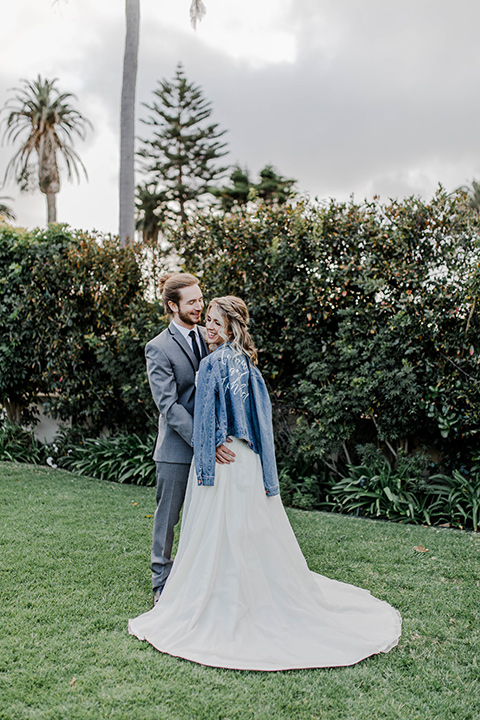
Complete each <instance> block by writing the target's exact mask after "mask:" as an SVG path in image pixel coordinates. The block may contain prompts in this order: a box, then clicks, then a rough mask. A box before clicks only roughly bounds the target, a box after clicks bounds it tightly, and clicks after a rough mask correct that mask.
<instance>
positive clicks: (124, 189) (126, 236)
mask: <svg viewBox="0 0 480 720" xmlns="http://www.w3.org/2000/svg"><path fill="white" fill-rule="evenodd" d="M125 17H126V35H125V52H124V56H123V83H122V108H121V116H120V187H119V192H120V197H119V211H120V222H119V234H120V241H121V243H122V245H126V244H127V243H131V242H133V238H134V233H135V169H134V158H135V93H136V85H137V65H138V42H139V35H140V0H125Z"/></svg>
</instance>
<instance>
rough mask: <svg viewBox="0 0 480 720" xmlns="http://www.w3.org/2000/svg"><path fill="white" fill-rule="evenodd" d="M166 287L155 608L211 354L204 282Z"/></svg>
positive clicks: (159, 384) (154, 351)
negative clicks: (204, 362) (205, 361)
mask: <svg viewBox="0 0 480 720" xmlns="http://www.w3.org/2000/svg"><path fill="white" fill-rule="evenodd" d="M160 283H161V286H160V287H161V291H162V298H163V303H164V306H165V311H166V313H167V314H168V315H169V316H170V317H171V323H170V325H169V327H168V328H167V329H166V330H164V331H163V332H161V333H160V335H157V336H156V337H155V338H153V340H150V342H148V343H147V345H146V347H145V357H146V360H147V375H148V381H149V383H150V389H151V391H152V395H153V399H154V400H155V404H156V406H157V408H158V411H159V413H160V416H159V423H158V434H157V439H156V442H155V449H154V453H153V459H154V460H155V463H156V473H157V509H156V511H155V516H154V521H153V542H152V556H151V567H152V586H153V604H154V605H155V604H156V603H157V601H158V599H159V598H160V595H161V594H162V590H163V587H164V585H165V582H166V580H167V577H168V575H169V573H170V570H171V568H172V563H173V560H172V558H171V553H172V545H173V538H174V533H173V530H174V527H175V525H176V524H177V522H178V519H179V515H180V509H181V507H182V504H183V500H184V497H185V490H186V487H187V480H188V473H189V470H190V463H191V460H192V455H193V450H192V435H193V410H194V403H195V375H196V372H197V370H198V366H199V364H200V360H201V359H202V358H203V357H205V356H206V355H207V354H208V348H207V344H206V341H205V329H204V328H202V327H199V323H200V320H201V317H202V310H203V305H204V303H203V295H202V291H201V289H200V286H199V284H198V279H197V278H196V277H195V276H194V275H190V274H189V273H174V274H166V275H163V276H162V277H161V278H160ZM234 457H235V455H234V453H232V452H231V451H230V450H228V448H226V447H225V446H224V445H221V446H220V447H218V448H217V451H216V460H217V462H219V463H230V462H233V458H234Z"/></svg>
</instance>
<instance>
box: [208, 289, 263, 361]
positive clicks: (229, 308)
mask: <svg viewBox="0 0 480 720" xmlns="http://www.w3.org/2000/svg"><path fill="white" fill-rule="evenodd" d="M211 307H215V309H216V310H218V313H219V315H220V317H221V318H222V320H223V322H224V328H223V330H221V331H220V332H219V335H220V337H221V338H222V340H223V341H224V342H230V344H231V346H232V347H233V349H234V350H236V351H237V352H239V353H244V354H245V355H246V356H247V357H248V358H249V359H250V361H251V362H252V363H253V364H254V365H256V364H257V362H258V354H257V349H256V347H255V345H254V343H253V340H252V338H251V337H250V333H249V332H248V330H247V326H248V321H249V319H250V318H249V314H248V310H247V306H246V305H245V303H244V302H243V300H241V299H240V298H238V297H235V296H234V295H225V296H224V297H216V298H213V299H212V300H211V301H210V303H209V306H208V310H207V313H208V312H209V311H210V308H211ZM213 347H215V346H213Z"/></svg>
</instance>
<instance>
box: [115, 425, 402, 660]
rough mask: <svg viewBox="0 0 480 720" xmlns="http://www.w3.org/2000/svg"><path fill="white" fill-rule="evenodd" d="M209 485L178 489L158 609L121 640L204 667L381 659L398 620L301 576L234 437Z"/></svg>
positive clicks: (386, 608) (290, 539) (288, 531)
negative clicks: (180, 505)
mask: <svg viewBox="0 0 480 720" xmlns="http://www.w3.org/2000/svg"><path fill="white" fill-rule="evenodd" d="M229 447H230V448H232V449H233V451H234V452H235V453H236V459H235V462H234V463H232V464H230V465H218V464H217V465H216V474H215V484H214V485H213V486H212V487H206V486H199V485H198V484H197V481H196V477H195V472H194V468H193V463H192V468H191V470H190V477H189V481H188V486H187V493H186V498H185V505H184V511H183V518H182V525H181V532H180V540H179V546H178V552H177V555H176V558H175V562H174V564H173V568H172V572H171V573H170V576H169V578H168V581H167V583H166V585H165V589H164V591H163V594H162V596H161V597H160V600H159V601H158V603H157V605H156V606H155V607H154V608H153V609H152V610H150V611H149V612H146V613H144V614H143V615H140V616H139V617H137V618H135V619H133V620H130V622H129V626H128V628H129V632H130V633H131V634H133V635H135V636H136V637H138V638H139V639H140V640H147V641H148V642H149V643H151V644H152V645H153V646H154V647H155V648H157V650H160V651H161V652H165V653H169V654H170V655H175V656H178V657H182V658H186V659H187V660H193V661H194V662H197V663H201V664H203V665H211V666H214V667H223V668H236V669H239V670H287V669H293V668H315V667H317V668H320V667H337V666H344V665H353V664H355V663H357V662H359V661H360V660H363V659H364V658H366V657H368V656H370V655H373V654H375V653H379V652H388V651H389V650H390V649H391V648H393V647H394V646H395V645H396V644H397V643H398V639H399V637H400V633H401V617H400V614H399V613H398V611H397V610H395V609H394V608H392V607H391V606H390V605H389V604H388V603H386V602H384V601H382V600H378V599H377V598H375V597H373V596H372V595H371V594H370V592H369V591H367V590H362V589H360V588H357V587H354V586H353V585H347V584H345V583H342V582H338V581H336V580H331V579H329V578H326V577H323V576H322V575H319V574H317V573H313V572H311V571H310V570H309V569H308V566H307V563H306V561H305V558H304V557H303V555H302V552H301V550H300V547H299V545H298V543H297V540H296V538H295V535H294V533H293V530H292V528H291V526H290V523H289V521H288V517H287V515H286V513H285V510H284V508H283V505H282V501H281V499H280V496H278V495H277V496H274V497H267V496H266V495H265V490H264V486H263V479H262V468H261V463H260V458H259V456H258V455H256V454H255V453H254V452H253V451H252V450H251V449H250V448H249V447H248V445H247V444H246V443H245V442H244V441H242V440H238V439H236V438H234V439H233V444H232V445H230V446H229Z"/></svg>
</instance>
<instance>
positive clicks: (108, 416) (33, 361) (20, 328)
mask: <svg viewBox="0 0 480 720" xmlns="http://www.w3.org/2000/svg"><path fill="white" fill-rule="evenodd" d="M145 292H146V288H145V280H144V279H143V276H142V268H141V262H140V260H139V258H138V257H137V254H136V251H135V249H132V248H131V247H121V246H120V244H119V241H118V240H116V239H114V238H109V237H97V236H96V235H88V234H86V233H83V232H79V231H71V230H69V229H68V228H67V227H65V226H62V225H51V226H50V227H49V228H48V229H47V230H34V231H32V232H27V231H25V230H19V229H15V228H12V227H9V226H1V227H0V403H1V404H2V405H3V406H4V407H5V408H6V410H7V413H8V416H9V418H10V420H12V421H14V422H16V423H18V424H20V423H21V422H22V421H23V422H24V423H25V422H26V421H28V422H30V421H32V420H33V419H34V412H35V410H36V403H37V402H38V398H39V396H40V395H41V396H42V397H43V398H46V399H45V400H44V405H45V409H46V411H47V412H49V413H51V414H52V415H54V416H55V417H58V418H60V419H62V420H66V419H71V421H72V423H73V425H74V426H76V427H85V426H86V427H89V428H90V432H91V433H92V434H98V433H100V432H101V431H102V429H103V428H104V427H107V428H108V429H109V430H110V431H117V432H118V431H120V432H140V433H142V434H143V433H146V432H152V431H153V430H154V427H155V421H156V411H155V406H154V403H153V401H152V398H151V393H150V389H149V387H148V381H147V377H146V373H145V360H144V350H143V349H144V345H145V343H146V342H147V341H148V340H149V339H150V338H151V337H152V336H153V335H155V334H156V333H157V332H158V330H159V327H158V325H159V319H158V318H159V317H160V312H159V310H158V307H156V306H155V305H154V304H153V303H150V302H148V301H147V300H146V298H145Z"/></svg>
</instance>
